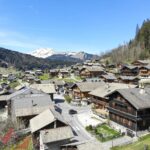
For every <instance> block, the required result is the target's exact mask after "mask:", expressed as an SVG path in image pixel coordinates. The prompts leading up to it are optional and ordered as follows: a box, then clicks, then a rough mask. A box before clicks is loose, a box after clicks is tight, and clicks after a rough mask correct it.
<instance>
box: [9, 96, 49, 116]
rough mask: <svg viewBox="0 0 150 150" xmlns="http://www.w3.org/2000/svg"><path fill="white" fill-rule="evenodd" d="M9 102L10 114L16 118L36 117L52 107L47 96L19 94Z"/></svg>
mask: <svg viewBox="0 0 150 150" xmlns="http://www.w3.org/2000/svg"><path fill="white" fill-rule="evenodd" d="M11 100H12V113H13V114H14V115H15V116H16V117H22V116H31V115H37V114H39V113H41V112H42V111H44V110H45V109H47V108H49V107H50V106H51V105H52V100H51V98H50V96H49V95H48V94H27V95H25V94H24V95H23V94H21V95H19V96H17V97H13V98H12V99H11Z"/></svg>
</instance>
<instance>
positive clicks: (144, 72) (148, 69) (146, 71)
mask: <svg viewBox="0 0 150 150" xmlns="http://www.w3.org/2000/svg"><path fill="white" fill-rule="evenodd" d="M139 76H141V77H149V76H150V65H147V66H142V67H140V68H139Z"/></svg>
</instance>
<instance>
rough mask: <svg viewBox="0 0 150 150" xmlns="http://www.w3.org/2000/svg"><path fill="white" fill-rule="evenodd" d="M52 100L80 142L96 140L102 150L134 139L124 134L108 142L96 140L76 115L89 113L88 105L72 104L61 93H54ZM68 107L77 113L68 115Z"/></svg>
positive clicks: (107, 149)
mask: <svg viewBox="0 0 150 150" xmlns="http://www.w3.org/2000/svg"><path fill="white" fill-rule="evenodd" d="M54 100H55V103H56V106H58V107H59V108H60V109H61V110H62V113H61V114H62V117H63V118H64V120H65V121H66V122H67V123H68V124H69V125H70V126H71V127H72V129H73V131H74V134H75V138H74V140H76V141H80V142H87V141H88V142H90V141H91V142H98V143H100V144H101V146H102V148H103V150H109V149H110V148H111V147H113V146H117V145H120V144H124V143H130V142H132V141H133V140H134V139H133V138H131V137H128V136H124V137H121V138H118V139H114V140H111V141H108V142H104V143H101V142H100V141H97V139H96V138H95V137H94V136H92V135H91V134H90V133H88V132H87V131H86V130H85V127H84V126H83V125H82V123H81V122H80V121H79V119H78V116H77V115H79V114H82V113H87V114H89V113H90V112H91V109H90V107H89V106H81V107H78V106H72V105H70V104H68V103H67V102H66V101H65V100H64V97H63V95H61V94H60V95H58V94H55V96H54ZM70 109H74V110H76V111H77V112H78V113H77V114H75V115H70V114H69V113H68V112H69V110H70Z"/></svg>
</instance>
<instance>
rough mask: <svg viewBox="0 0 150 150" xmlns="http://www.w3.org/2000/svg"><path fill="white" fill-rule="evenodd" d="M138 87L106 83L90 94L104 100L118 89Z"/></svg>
mask: <svg viewBox="0 0 150 150" xmlns="http://www.w3.org/2000/svg"><path fill="white" fill-rule="evenodd" d="M134 87H136V85H128V84H123V83H109V84H108V83H105V85H103V86H100V87H98V88H96V89H95V90H93V91H91V92H90V93H89V94H90V95H93V96H97V97H101V98H104V97H106V96H107V95H108V94H110V93H112V92H114V91H115V90H117V89H126V88H134Z"/></svg>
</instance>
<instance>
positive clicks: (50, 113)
mask: <svg viewBox="0 0 150 150" xmlns="http://www.w3.org/2000/svg"><path fill="white" fill-rule="evenodd" d="M55 120H59V121H61V122H63V123H64V124H67V123H66V122H65V121H64V120H63V118H62V117H61V116H60V114H59V113H57V112H56V111H55V110H53V108H51V109H46V110H45V111H43V112H42V113H40V114H39V115H37V116H36V117H34V118H32V119H31V120H30V129H31V132H32V133H33V132H36V131H38V130H40V129H41V128H43V127H45V126H47V125H49V124H51V123H52V122H54V121H55Z"/></svg>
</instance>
